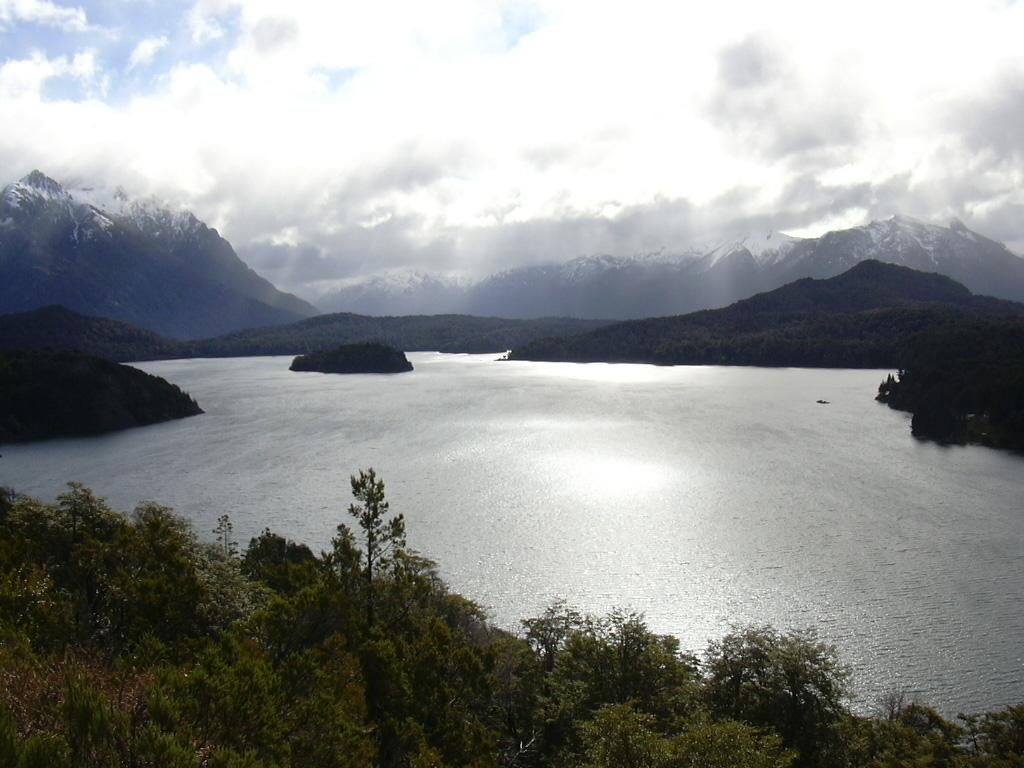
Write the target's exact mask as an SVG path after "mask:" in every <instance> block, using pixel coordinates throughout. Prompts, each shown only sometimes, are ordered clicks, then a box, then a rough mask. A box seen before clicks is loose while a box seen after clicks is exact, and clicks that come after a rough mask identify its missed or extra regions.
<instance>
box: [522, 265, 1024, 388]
mask: <svg viewBox="0 0 1024 768" xmlns="http://www.w3.org/2000/svg"><path fill="white" fill-rule="evenodd" d="M965 323H967V324H974V323H982V324H984V325H985V327H986V328H1001V327H1003V326H1004V325H1005V326H1006V327H1009V328H1018V327H1024V304H1018V303H1015V302H1011V301H1002V300H1000V299H993V298H990V297H987V296H974V295H973V294H971V293H970V291H968V290H967V289H966V288H964V287H963V286H962V285H960V284H959V283H956V282H954V281H953V280H951V279H949V278H948V277H943V276H941V275H937V274H930V273H925V272H917V271H915V270H912V269H907V268H906V267H899V266H895V265H893V264H883V263H881V262H878V261H864V262H861V263H860V264H858V265H857V266H855V267H853V268H852V269H850V270H848V271H847V272H844V273H843V274H841V275H839V276H837V277H833V278H830V279H827V280H814V279H811V278H806V279H803V280H797V281H796V282H793V283H789V284H788V285H785V286H783V287H782V288H778V289H776V290H774V291H769V292H767V293H761V294H758V295H756V296H753V297H751V298H749V299H745V300H744V301H738V302H736V303H735V304H732V305H731V306H728V307H726V308H724V309H716V310H706V311H703V312H694V313H692V314H689V315H677V316H673V317H656V318H649V319H646V320H634V321H629V322H624V323H615V324H613V325H608V326H606V327H604V328H599V329H597V330H594V331H591V332H589V333H585V334H580V335H576V336H572V337H563V338H548V339H540V340H538V341H536V342H533V343H531V344H527V345H525V346H524V347H517V348H513V353H512V355H511V357H512V359H515V360H554V361H572V362H635V363H657V364H660V365H762V366H809V367H839V368H887V367H897V366H900V365H904V364H906V363H907V360H908V356H909V355H912V354H913V352H914V350H915V349H916V348H918V347H919V346H920V343H921V340H922V339H925V340H927V339H930V338H942V337H945V336H947V335H948V334H950V333H951V332H955V331H956V329H958V328H960V327H961V326H962V325H963V324H965ZM931 343H932V342H930V341H926V344H929V345H930V344H931Z"/></svg>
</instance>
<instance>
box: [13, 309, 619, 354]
mask: <svg viewBox="0 0 1024 768" xmlns="http://www.w3.org/2000/svg"><path fill="white" fill-rule="evenodd" d="M607 323H608V321H600V320H575V319H571V318H547V319H541V320H506V319H503V318H497V317H473V316H470V315H419V316H411V317H369V316H366V315H352V314H348V313H341V314H335V315H319V316H317V317H312V318H309V319H308V320H303V321H301V322H298V323H291V324H288V325H277V326H269V327H263V328H253V329H249V330H245V331H238V332H236V333H231V334H228V335H226V336H218V337H215V338H212V339H202V340H198V341H175V340H172V339H166V338H164V337H162V336H159V335H157V334H155V333H152V332H151V331H146V330H143V329H141V328H136V327H135V326H133V325H129V324H128V323H122V322H120V321H117V320H108V319H106V318H102V317H88V316H86V315H80V314H78V313H77V312H72V311H71V310H70V309H66V308H65V307H61V306H49V307H43V308H41V309H36V310H32V311H31V312H19V313H15V314H10V315H0V350H4V349H44V348H45V349H65V350H74V351H78V352H83V353H85V354H89V355H96V356H97V357H105V358H107V359H109V360H119V361H126V360H158V359H169V358H177V357H243V356H249V355H298V354H305V353H307V352H312V351H317V350H321V349H329V348H332V347H337V346H339V345H341V344H357V343H365V342H382V343H386V344H389V345H390V346H393V347H396V348H397V349H401V350H404V351H407V352H416V351H440V352H504V351H505V350H507V349H511V348H512V347H515V346H521V345H523V344H527V343H529V342H531V341H533V340H535V339H538V338H541V337H544V336H553V335H563V334H574V333H583V332H585V331H590V330H593V329H595V328H599V327H601V326H602V325H607Z"/></svg>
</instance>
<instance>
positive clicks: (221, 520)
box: [213, 514, 238, 557]
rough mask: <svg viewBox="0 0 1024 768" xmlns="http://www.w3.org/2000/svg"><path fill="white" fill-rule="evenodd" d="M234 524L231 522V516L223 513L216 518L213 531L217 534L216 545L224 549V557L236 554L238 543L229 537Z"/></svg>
mask: <svg viewBox="0 0 1024 768" xmlns="http://www.w3.org/2000/svg"><path fill="white" fill-rule="evenodd" d="M234 530H235V526H234V525H232V524H231V516H230V515H228V514H223V515H221V516H220V517H218V518H217V527H216V528H214V529H213V532H214V533H215V534H217V546H219V547H220V548H221V549H223V550H224V556H225V557H233V556H235V555H237V554H238V544H237V543H236V542H235V541H234V539H232V538H231V534H232V533H233V532H234Z"/></svg>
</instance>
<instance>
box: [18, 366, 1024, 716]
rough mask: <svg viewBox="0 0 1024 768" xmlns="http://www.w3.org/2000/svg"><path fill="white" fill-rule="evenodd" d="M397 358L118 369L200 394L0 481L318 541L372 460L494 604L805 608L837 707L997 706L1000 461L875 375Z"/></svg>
mask: <svg viewBox="0 0 1024 768" xmlns="http://www.w3.org/2000/svg"><path fill="white" fill-rule="evenodd" d="M409 357H410V359H411V360H412V362H413V364H414V365H415V367H416V370H415V371H414V372H413V373H409V374H403V375H400V376H329V375H321V374H315V373H304V374H298V373H291V372H289V371H288V364H289V361H290V359H289V358H283V357H277V358H246V359H230V360H177V361H164V362H154V363H145V364H140V365H139V367H140V368H142V369H144V370H146V371H149V372H151V373H156V374H159V375H161V376H164V377H166V378H167V379H169V380H171V381H173V382H175V383H177V384H179V385H180V386H181V387H182V388H184V389H185V390H187V391H189V392H190V393H191V394H192V395H193V396H195V397H196V399H197V400H198V401H199V403H200V405H202V407H203V408H204V409H205V410H206V414H205V415H203V416H199V417H195V418H190V419H185V420H182V421H178V422H174V423H168V424H161V425H156V426H153V427H147V428H143V429H136V430H129V431H126V432H120V433H116V434H111V435H106V436H102V437H96V438H84V439H74V440H56V441H48V442H43V443H35V444H30V445H21V446H5V447H4V448H3V458H2V459H0V483H2V484H6V485H11V486H14V487H15V488H16V489H17V490H19V491H20V492H23V493H28V494H31V495H35V496H39V497H41V498H44V499H48V500H49V499H52V498H53V497H54V496H55V495H56V494H57V493H59V492H60V490H61V489H62V486H63V484H64V483H65V482H66V481H68V480H79V481H82V482H84V483H86V484H87V485H89V486H91V487H92V488H93V489H94V490H95V491H96V492H98V493H99V494H101V495H104V496H106V497H107V498H108V499H109V500H110V501H111V502H112V503H113V504H114V505H115V506H116V507H118V508H121V509H126V510H127V509H131V508H132V507H134V505H135V504H136V503H137V502H139V501H140V500H143V499H153V500H156V501H159V502H162V503H164V504H168V505H170V506H172V507H174V508H175V509H177V510H178V511H179V512H181V513H183V514H185V515H187V516H188V517H190V518H192V519H193V520H194V521H195V526H196V529H197V530H198V531H199V532H200V534H201V535H204V536H207V537H210V538H212V533H211V531H212V529H213V528H214V526H215V525H216V519H217V517H218V516H219V515H221V514H224V513H228V514H230V515H231V518H232V520H233V522H234V525H235V532H236V534H237V535H238V537H239V538H240V539H241V540H242V541H243V542H244V541H247V540H248V537H249V536H251V535H253V534H255V533H257V532H259V531H260V530H262V529H263V528H264V527H267V526H269V527H270V528H272V529H273V530H275V531H278V532H281V533H284V534H287V535H288V536H290V537H292V538H296V539H299V540H302V541H304V542H306V543H308V544H310V545H311V546H313V547H314V549H317V550H319V549H321V548H325V547H326V546H327V545H328V542H329V540H330V538H331V536H332V535H333V533H334V528H335V526H336V525H337V524H338V522H340V521H342V520H343V519H345V517H346V516H345V514H344V510H345V509H346V507H347V505H348V503H349V501H350V488H349V483H348V478H349V476H350V475H351V474H352V473H354V472H356V471H357V470H358V469H360V468H365V467H371V466H372V467H374V468H376V469H377V470H378V471H379V472H380V473H381V474H382V476H383V478H384V480H385V482H386V484H387V493H388V497H389V499H390V501H391V507H392V509H393V510H394V511H400V512H403V513H404V514H405V517H406V520H407V530H408V536H409V541H410V543H411V545H412V546H414V547H415V548H416V549H418V550H419V551H421V552H422V553H424V554H425V555H427V556H429V557H431V558H433V559H434V560H436V561H437V562H438V563H439V566H440V570H441V572H442V574H443V575H444V576H445V578H446V579H447V580H448V582H449V583H450V584H451V585H452V587H453V588H454V589H456V590H457V591H459V592H461V593H463V594H465V595H467V596H469V597H471V598H473V599H475V600H476V601H478V602H479V603H481V604H482V605H484V606H486V607H487V609H488V610H489V611H490V613H491V615H492V616H493V618H494V619H495V621H496V622H498V623H499V624H501V625H503V626H506V627H509V628H515V627H516V626H517V622H518V620H519V619H520V618H523V617H527V616H532V615H536V614H538V613H539V612H540V611H541V610H543V608H544V607H545V606H546V605H547V604H549V603H550V602H551V601H552V600H554V599H555V598H564V599H565V600H566V601H568V602H569V603H570V604H572V605H574V606H577V607H579V608H581V609H583V610H586V611H591V612H606V611H608V610H609V609H611V608H613V607H616V606H618V607H624V608H629V609H633V610H636V611H638V612H642V613H644V614H645V615H646V617H647V620H648V622H649V624H650V625H651V626H652V627H653V628H654V629H656V630H657V631H660V632H666V633H671V634H674V635H676V636H678V637H679V638H680V639H681V640H682V643H683V646H684V647H686V648H689V649H694V650H699V649H701V648H703V647H704V645H705V644H706V642H707V640H708V639H710V638H715V637H719V636H720V635H721V634H722V633H723V632H725V631H727V630H728V628H729V626H730V624H747V623H759V624H760V623H770V624H773V625H775V626H777V627H779V628H790V627H807V626H812V627H816V628H818V630H819V631H820V633H821V635H822V636H823V637H824V638H826V639H827V640H829V641H831V642H834V643H835V644H836V645H837V646H838V647H839V648H840V651H841V653H842V657H843V659H844V660H845V661H847V662H849V663H851V664H852V665H853V666H854V667H855V669H856V674H855V677H854V681H855V685H856V689H857V692H858V696H859V698H860V705H859V706H860V707H862V708H863V707H867V706H870V704H871V702H872V701H873V699H874V698H875V697H876V696H878V695H879V694H880V693H882V692H884V691H887V690H892V689H895V688H904V689H907V690H909V691H911V692H914V693H916V695H917V696H918V697H919V698H921V699H922V700H924V701H927V702H929V703H932V704H934V705H937V706H939V707H940V708H941V709H943V710H944V711H946V712H947V713H951V714H955V713H956V712H957V711H958V710H967V711H971V710H980V709H984V708H991V707H996V706H1002V705H1005V704H1010V703H1020V702H1022V701H1024V646H1022V639H1024V502H1022V491H1024V484H1022V482H1021V480H1022V469H1024V459H1022V458H1021V457H1020V456H1017V455H1011V454H1008V453H1000V452H997V451H992V450H988V449H985V448H979V447H969V448H961V447H953V448H944V447H940V446H936V445H933V444H930V443H926V442H920V441H917V440H915V439H914V438H912V437H911V435H910V426H909V419H908V416H907V415H906V414H902V413H899V412H896V411H892V410H890V409H888V408H886V407H884V406H881V405H878V404H877V403H875V402H874V400H873V395H874V393H875V391H876V388H877V385H878V382H879V381H880V380H881V379H882V378H883V375H884V372H881V371H834V370H808V369H757V368H722V367H676V368H659V367H653V366H645V365H604V364H592V365H575V364H558V363H525V362H500V363H499V362H495V361H494V360H493V356H479V355H473V356H467V355H440V354H431V353H416V354H411V355H410V356H409ZM819 398H821V399H825V400H829V401H831V404H830V405H819V404H817V403H816V402H815V401H816V400H817V399H819Z"/></svg>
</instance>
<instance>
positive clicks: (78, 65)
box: [0, 50, 99, 101]
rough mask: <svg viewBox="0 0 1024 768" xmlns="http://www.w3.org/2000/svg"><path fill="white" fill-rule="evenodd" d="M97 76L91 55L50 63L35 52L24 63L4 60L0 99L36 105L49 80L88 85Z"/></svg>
mask: <svg viewBox="0 0 1024 768" xmlns="http://www.w3.org/2000/svg"><path fill="white" fill-rule="evenodd" d="M98 74H99V66H98V65H97V63H96V52H95V51H92V50H86V51H80V52H79V53H76V54H75V55H74V56H73V57H72V58H71V59H68V58H67V57H66V56H59V57H57V58H53V59H50V58H47V57H46V56H45V55H44V54H43V53H41V52H39V51H36V52H35V53H33V54H32V56H31V57H30V58H28V59H20V60H8V61H6V62H5V63H4V64H3V65H2V66H0V95H3V96H5V97H7V98H11V99H27V100H34V101H38V100H39V98H40V95H41V91H42V88H43V86H44V85H45V84H46V82H47V81H49V80H53V79H55V78H59V77H71V78H74V79H76V80H78V81H79V82H81V83H82V84H85V85H90V84H92V83H93V82H94V81H95V80H96V79H97V75H98Z"/></svg>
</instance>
